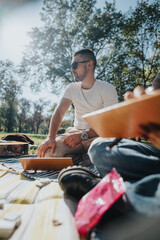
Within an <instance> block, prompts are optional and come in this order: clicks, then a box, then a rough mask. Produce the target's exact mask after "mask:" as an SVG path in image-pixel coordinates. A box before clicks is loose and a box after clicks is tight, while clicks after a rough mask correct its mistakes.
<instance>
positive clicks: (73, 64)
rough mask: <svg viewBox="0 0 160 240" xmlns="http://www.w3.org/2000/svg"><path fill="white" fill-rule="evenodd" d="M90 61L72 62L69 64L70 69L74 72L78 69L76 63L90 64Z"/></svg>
mask: <svg viewBox="0 0 160 240" xmlns="http://www.w3.org/2000/svg"><path fill="white" fill-rule="evenodd" d="M90 61H91V60H88V61H82V62H76V61H75V62H73V63H72V64H71V68H73V69H74V70H76V69H77V68H78V63H86V62H90Z"/></svg>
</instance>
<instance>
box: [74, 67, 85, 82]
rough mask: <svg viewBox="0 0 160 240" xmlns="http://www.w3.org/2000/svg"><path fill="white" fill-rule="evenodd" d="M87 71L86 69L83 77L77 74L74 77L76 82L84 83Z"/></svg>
mask: <svg viewBox="0 0 160 240" xmlns="http://www.w3.org/2000/svg"><path fill="white" fill-rule="evenodd" d="M87 73H88V72H87V69H85V71H84V73H83V75H81V76H78V74H77V73H76V75H75V76H73V77H74V80H75V82H82V81H83V79H85V77H86V76H87Z"/></svg>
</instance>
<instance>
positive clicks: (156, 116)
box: [83, 90, 160, 138]
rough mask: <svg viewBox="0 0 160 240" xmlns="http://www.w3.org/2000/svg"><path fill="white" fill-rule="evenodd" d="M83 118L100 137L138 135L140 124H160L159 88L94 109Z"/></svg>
mask: <svg viewBox="0 0 160 240" xmlns="http://www.w3.org/2000/svg"><path fill="white" fill-rule="evenodd" d="M83 118H84V119H85V120H86V121H87V122H88V123H89V125H90V126H91V127H92V128H93V129H94V131H95V132H96V133H97V134H98V135H99V136H101V137H116V138H128V137H133V138H134V137H139V136H140V133H139V132H140V127H139V125H140V124H143V125H146V124H147V123H149V122H152V123H157V124H160V90H155V91H154V92H152V94H150V95H143V96H142V97H140V98H138V99H131V100H128V101H124V102H122V103H118V104H115V105H113V106H110V107H107V108H103V109H101V110H98V111H94V112H92V113H89V114H86V115H84V116H83Z"/></svg>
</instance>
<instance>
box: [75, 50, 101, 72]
mask: <svg viewBox="0 0 160 240" xmlns="http://www.w3.org/2000/svg"><path fill="white" fill-rule="evenodd" d="M79 54H80V55H86V56H87V58H89V59H88V60H91V61H93V65H94V69H95V68H96V65H97V60H96V57H95V55H94V53H93V51H92V50H91V49H89V48H83V49H81V50H78V51H76V52H74V53H73V57H74V56H76V55H79Z"/></svg>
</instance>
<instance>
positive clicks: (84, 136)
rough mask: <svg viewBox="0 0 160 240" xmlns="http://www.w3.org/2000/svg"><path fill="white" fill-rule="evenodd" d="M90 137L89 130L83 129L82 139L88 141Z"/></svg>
mask: <svg viewBox="0 0 160 240" xmlns="http://www.w3.org/2000/svg"><path fill="white" fill-rule="evenodd" d="M88 138H89V136H88V133H87V131H85V130H84V131H82V134H81V139H82V140H83V141H86V140H88Z"/></svg>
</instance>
